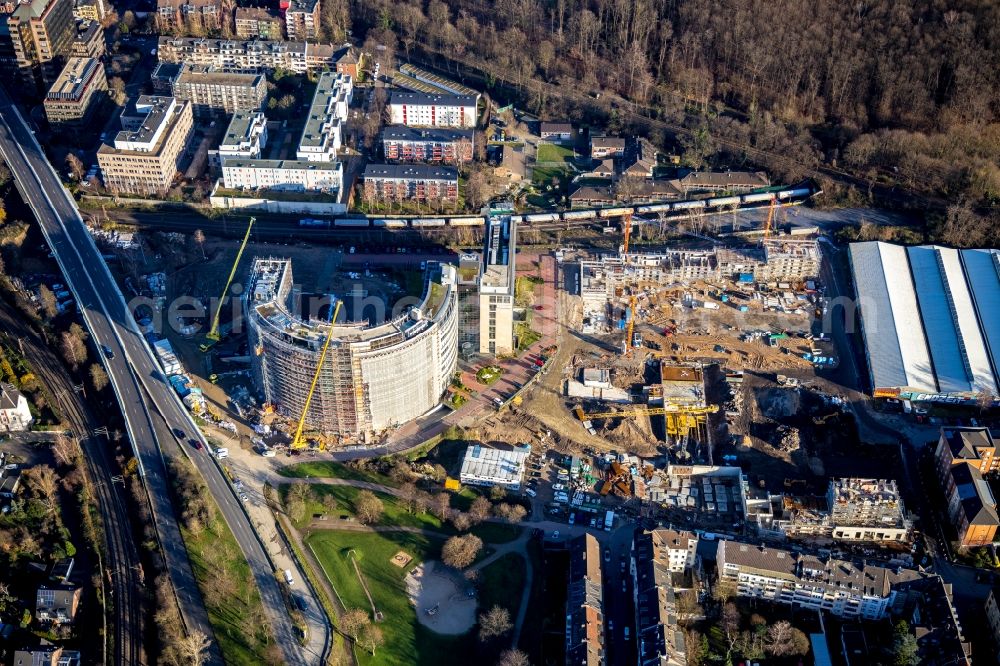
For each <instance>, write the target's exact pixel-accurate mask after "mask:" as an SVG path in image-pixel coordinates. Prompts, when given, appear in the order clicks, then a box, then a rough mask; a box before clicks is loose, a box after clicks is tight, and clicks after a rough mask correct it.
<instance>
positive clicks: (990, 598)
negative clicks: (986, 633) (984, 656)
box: [986, 587, 1000, 649]
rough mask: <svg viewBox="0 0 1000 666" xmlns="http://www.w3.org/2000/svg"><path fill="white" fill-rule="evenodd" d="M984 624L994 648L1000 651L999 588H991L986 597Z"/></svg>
mask: <svg viewBox="0 0 1000 666" xmlns="http://www.w3.org/2000/svg"><path fill="white" fill-rule="evenodd" d="M986 624H987V626H989V628H990V634H991V635H992V638H993V645H994V647H996V648H997V649H1000V588H997V587H993V588H992V589H991V590H990V591H989V593H988V594H987V595H986Z"/></svg>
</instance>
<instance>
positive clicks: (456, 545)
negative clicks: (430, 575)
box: [441, 534, 483, 569]
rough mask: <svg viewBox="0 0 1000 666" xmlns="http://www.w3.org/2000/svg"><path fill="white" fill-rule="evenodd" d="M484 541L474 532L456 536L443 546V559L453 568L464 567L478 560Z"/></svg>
mask: <svg viewBox="0 0 1000 666" xmlns="http://www.w3.org/2000/svg"><path fill="white" fill-rule="evenodd" d="M482 547H483V541H482V539H480V538H479V537H477V536H476V535H474V534H466V535H465V536H454V537H451V538H450V539H448V540H447V541H445V543H444V547H443V548H441V561H442V562H444V563H445V564H447V565H448V566H449V567H452V568H453V569H464V568H466V567H467V566H469V565H470V564H472V563H473V562H475V561H476V556H477V555H479V551H480V550H482Z"/></svg>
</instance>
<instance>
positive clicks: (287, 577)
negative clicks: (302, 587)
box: [285, 569, 295, 585]
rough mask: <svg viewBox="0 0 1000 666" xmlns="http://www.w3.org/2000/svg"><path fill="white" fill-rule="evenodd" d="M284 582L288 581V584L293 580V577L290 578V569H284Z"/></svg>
mask: <svg viewBox="0 0 1000 666" xmlns="http://www.w3.org/2000/svg"><path fill="white" fill-rule="evenodd" d="M285 582H286V583H288V584H289V585H291V584H292V583H294V582H295V579H293V578H292V570H291V569H285Z"/></svg>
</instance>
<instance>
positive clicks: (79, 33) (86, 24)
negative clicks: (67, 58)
mask: <svg viewBox="0 0 1000 666" xmlns="http://www.w3.org/2000/svg"><path fill="white" fill-rule="evenodd" d="M70 52H71V53H72V54H73V55H74V56H76V57H77V58H102V57H103V56H104V53H105V44H104V29H103V28H102V27H101V24H100V23H98V22H96V21H78V22H77V24H76V38H75V39H74V40H73V48H72V50H71V51H70Z"/></svg>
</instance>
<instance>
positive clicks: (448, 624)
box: [406, 560, 477, 635]
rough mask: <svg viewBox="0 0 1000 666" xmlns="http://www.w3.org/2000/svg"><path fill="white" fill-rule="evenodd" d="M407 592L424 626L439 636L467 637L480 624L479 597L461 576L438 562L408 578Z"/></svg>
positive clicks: (417, 570) (425, 565) (419, 566)
mask: <svg viewBox="0 0 1000 666" xmlns="http://www.w3.org/2000/svg"><path fill="white" fill-rule="evenodd" d="M406 591H407V593H408V594H409V595H410V603H412V604H413V605H414V606H415V607H416V610H417V620H418V621H419V622H420V624H422V625H424V626H425V627H427V628H428V629H430V630H432V631H434V632H435V633H438V634H449V635H453V634H464V633H465V632H467V631H469V629H472V627H473V625H475V624H476V606H477V603H476V596H475V591H474V588H473V587H472V585H471V584H470V583H469V582H468V581H466V580H465V578H463V577H462V575H461V574H460V573H458V572H457V571H455V570H454V569H451V568H450V567H446V566H445V565H443V564H441V563H440V562H436V561H434V560H431V561H428V562H424V563H423V564H420V565H418V566H416V567H414V569H413V571H411V572H410V573H409V575H407V576H406Z"/></svg>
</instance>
